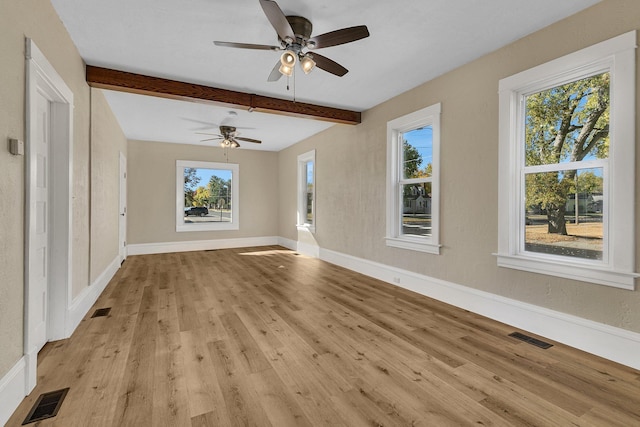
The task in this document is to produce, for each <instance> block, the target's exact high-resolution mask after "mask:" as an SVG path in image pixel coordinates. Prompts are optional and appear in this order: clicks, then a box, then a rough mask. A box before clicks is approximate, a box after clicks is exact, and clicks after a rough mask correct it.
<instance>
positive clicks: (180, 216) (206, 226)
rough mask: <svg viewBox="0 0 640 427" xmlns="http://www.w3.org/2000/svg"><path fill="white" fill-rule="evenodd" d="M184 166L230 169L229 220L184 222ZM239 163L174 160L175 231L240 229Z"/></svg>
mask: <svg viewBox="0 0 640 427" xmlns="http://www.w3.org/2000/svg"><path fill="white" fill-rule="evenodd" d="M185 168H196V169H218V170H228V171H231V206H232V209H231V221H230V222H202V223H185V222H184V207H185V206H184V170H185ZM239 189H240V165H238V164H236V163H218V162H203V161H195V160H176V232H189V231H219V230H239V229H240V192H239Z"/></svg>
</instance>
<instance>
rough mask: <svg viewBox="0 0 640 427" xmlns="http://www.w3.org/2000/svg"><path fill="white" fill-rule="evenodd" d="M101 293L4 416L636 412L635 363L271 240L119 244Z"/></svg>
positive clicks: (409, 422)
mask: <svg viewBox="0 0 640 427" xmlns="http://www.w3.org/2000/svg"><path fill="white" fill-rule="evenodd" d="M104 307H112V310H111V313H110V315H109V316H108V317H98V318H90V316H91V314H93V309H92V310H91V312H90V313H89V314H88V315H87V317H86V318H85V319H84V320H83V321H82V323H81V324H80V326H79V327H78V329H77V330H76V332H75V333H74V334H73V336H72V337H71V338H69V339H68V340H64V341H58V342H54V343H49V344H47V345H46V346H45V348H44V349H43V350H42V352H41V354H40V355H39V358H38V359H39V360H38V363H39V366H38V386H37V387H36V389H35V390H34V391H33V392H32V394H31V395H30V396H29V397H27V398H26V399H25V400H24V402H23V403H22V405H21V406H20V407H19V408H18V409H17V411H16V412H15V414H14V416H13V417H12V418H11V420H10V421H9V423H8V425H9V426H17V425H20V423H21V422H22V421H23V420H24V418H25V416H26V414H27V412H28V411H29V409H30V407H31V406H32V404H33V402H34V400H35V399H36V398H37V396H38V395H39V394H41V393H44V392H47V391H52V390H56V389H60V388H65V387H70V390H69V393H68V395H67V397H66V400H65V402H64V403H63V405H62V408H61V410H60V412H59V413H58V415H57V417H55V418H52V419H49V420H45V421H42V422H40V423H39V424H38V425H39V426H61V427H71V426H81V427H87V426H91V427H96V426H136V427H138V426H154V427H156V426H193V427H195V426H227V425H242V426H244V425H251V426H254V425H255V426H276V427H281V426H464V425H475V426H477V425H484V426H489V425H499V426H512V425H526V426H531V425H544V426H569V425H584V426H593V425H597V426H625V427H629V426H638V425H640V372H638V371H635V370H633V369H630V368H627V367H624V366H621V365H618V364H615V363H612V362H609V361H606V360H603V359H600V358H598V357H595V356H592V355H588V354H586V353H583V352H580V351H578V350H575V349H571V348H568V347H566V346H563V345H559V344H557V343H554V344H555V346H554V347H552V348H550V349H548V350H542V349H539V348H537V347H534V346H532V345H530V344H526V343H522V342H520V341H518V340H516V339H514V338H511V337H509V336H508V334H509V333H511V332H513V331H514V329H513V328H511V327H509V326H506V325H504V324H500V323H497V322H494V321H492V320H489V319H486V318H483V317H481V316H478V315H475V314H472V313H469V312H466V311H464V310H460V309H457V308H454V307H451V306H449V305H446V304H443V303H440V302H437V301H434V300H431V299H429V298H426V297H423V296H420V295H417V294H414V293H412V292H409V291H406V290H403V289H399V288H397V287H394V286H392V285H389V284H386V283H383V282H379V281H377V280H374V279H371V278H368V277H365V276H362V275H359V274H357V273H354V272H351V271H348V270H345V269H342V268H340V267H337V266H334V265H331V264H327V263H325V262H322V261H319V260H317V259H312V258H307V257H304V256H300V255H297V254H296V253H294V252H292V251H289V250H286V249H283V248H281V247H262V248H246V249H230V250H217V251H203V252H189V253H172V254H160V255H145V256H132V257H129V259H128V260H127V261H126V262H125V264H124V265H123V268H121V269H120V271H119V272H118V273H117V275H116V276H115V277H114V279H113V280H112V281H111V283H110V284H109V286H108V287H107V289H106V290H105V292H104V293H103V295H102V296H101V297H100V298H99V300H98V301H97V303H96V305H95V306H94V309H95V308H104ZM639 357H640V355H639Z"/></svg>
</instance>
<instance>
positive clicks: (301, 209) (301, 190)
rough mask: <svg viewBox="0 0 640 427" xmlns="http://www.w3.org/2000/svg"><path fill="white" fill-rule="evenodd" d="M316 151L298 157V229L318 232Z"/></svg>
mask: <svg viewBox="0 0 640 427" xmlns="http://www.w3.org/2000/svg"><path fill="white" fill-rule="evenodd" d="M315 163H316V151H315V150H312V151H309V152H308V153H304V154H301V155H299V156H298V227H304V228H306V229H308V230H310V231H311V232H312V233H315V231H316V221H315V200H316V185H315V182H316V169H315Z"/></svg>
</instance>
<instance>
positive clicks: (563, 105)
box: [525, 73, 610, 232]
mask: <svg viewBox="0 0 640 427" xmlns="http://www.w3.org/2000/svg"><path fill="white" fill-rule="evenodd" d="M609 85H610V77H609V73H603V74H599V75H596V76H592V77H588V78H585V79H581V80H577V81H575V82H572V83H567V84H564V85H560V86H556V87H554V88H551V89H548V90H545V91H542V92H538V93H535V94H532V95H529V96H528V97H527V98H526V118H525V165H526V166H536V165H548V164H554V163H565V162H579V161H582V160H584V159H585V158H595V159H604V158H607V157H608V156H609V106H610V97H609ZM575 174H576V170H575V169H569V170H566V171H564V172H546V173H536V174H528V175H527V176H526V186H525V188H526V202H525V203H526V206H527V208H529V207H533V206H540V207H541V208H542V209H546V210H547V211H548V217H549V222H550V223H551V222H553V223H556V224H563V223H564V205H565V204H566V201H567V196H568V194H569V193H570V192H572V191H573V192H575V182H574V178H575ZM591 174H592V175H593V176H588V172H583V173H581V174H580V177H581V178H582V176H585V183H584V185H585V186H588V187H589V188H593V189H596V188H600V191H601V189H602V182H601V181H602V180H601V178H600V182H599V183H598V179H596V178H598V177H597V176H595V174H593V173H591ZM578 181H579V183H578V186H579V187H580V181H581V179H579V180H578ZM585 188H586V187H585ZM578 190H580V188H578ZM552 215H555V217H553V218H552ZM561 228H562V229H564V227H561ZM553 229H555V228H551V227H550V232H554V231H553Z"/></svg>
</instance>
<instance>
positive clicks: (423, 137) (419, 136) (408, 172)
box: [401, 126, 433, 179]
mask: <svg viewBox="0 0 640 427" xmlns="http://www.w3.org/2000/svg"><path fill="white" fill-rule="evenodd" d="M401 135H402V136H401V137H402V177H403V178H404V179H407V178H422V177H430V176H431V168H432V166H431V164H432V161H433V128H432V127H431V126H425V127H422V128H419V129H414V130H411V131H409V132H404V133H402V134H401Z"/></svg>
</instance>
